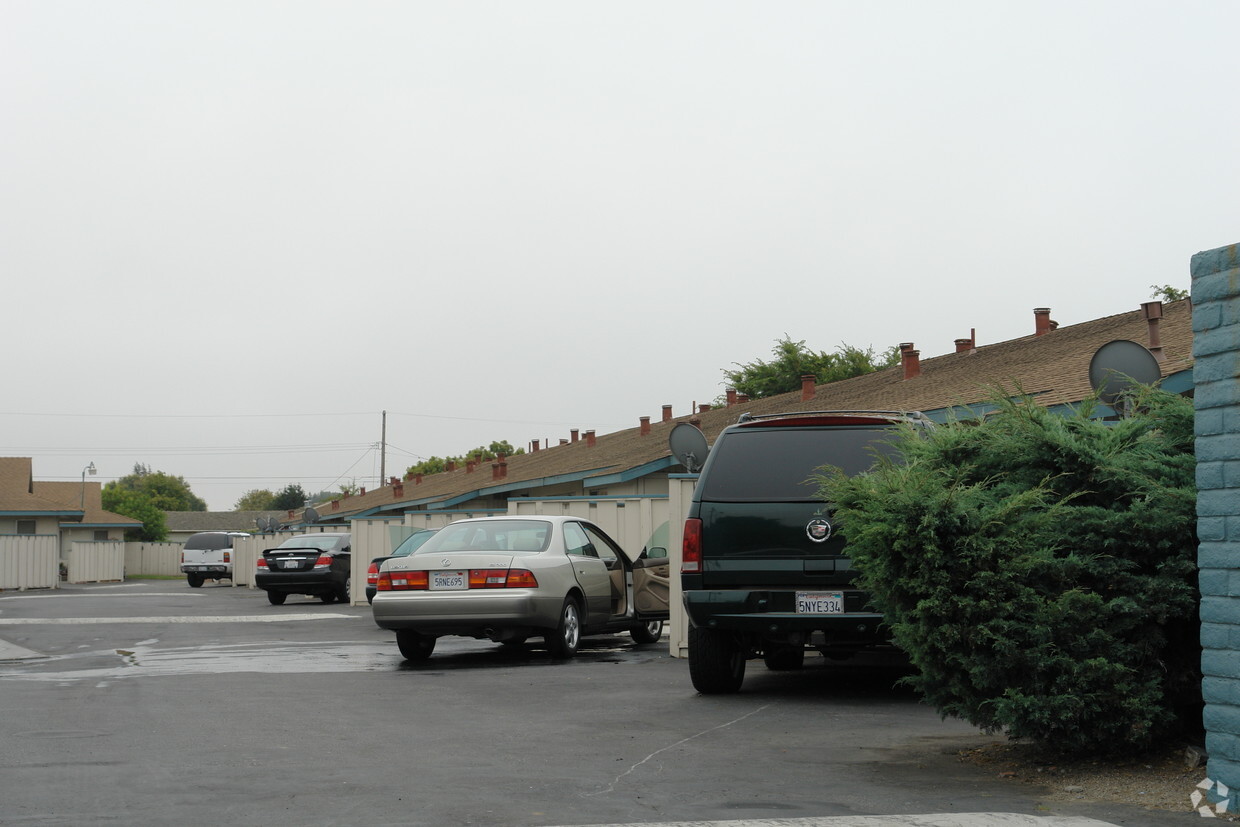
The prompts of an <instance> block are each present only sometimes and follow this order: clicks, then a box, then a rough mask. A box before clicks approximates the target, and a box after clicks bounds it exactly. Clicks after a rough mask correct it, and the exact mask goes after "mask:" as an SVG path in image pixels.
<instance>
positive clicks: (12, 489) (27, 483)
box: [0, 457, 82, 516]
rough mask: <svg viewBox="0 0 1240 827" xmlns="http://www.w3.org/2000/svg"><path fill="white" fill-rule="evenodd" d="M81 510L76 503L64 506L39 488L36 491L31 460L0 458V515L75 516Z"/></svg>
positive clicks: (28, 458) (26, 458)
mask: <svg viewBox="0 0 1240 827" xmlns="http://www.w3.org/2000/svg"><path fill="white" fill-rule="evenodd" d="M79 497H80V489H79ZM81 511H82V509H81V507H80V505H79V504H78V503H76V502H75V503H73V504H72V505H67V504H66V503H65V502H63V501H61V500H59V499H54V498H50V497H48V496H45V495H44V493H43V491H42V489H41V488H40V489H39V490H38V491H37V492H36V488H35V482H34V472H33V462H32V460H31V459H30V457H0V512H8V513H11V514H30V515H34V514H59V515H69V514H72V515H74V516H76V515H77V514H78V513H80V512H81Z"/></svg>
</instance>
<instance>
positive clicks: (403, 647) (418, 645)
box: [396, 629, 435, 661]
mask: <svg viewBox="0 0 1240 827" xmlns="http://www.w3.org/2000/svg"><path fill="white" fill-rule="evenodd" d="M396 648H397V649H400V653H401V654H402V655H404V657H405V660H412V661H422V660H426V659H427V658H429V657H430V656H431V652H433V651H435V638H433V637H431V636H430V635H423V634H420V633H418V632H415V631H414V630H412V629H397V630H396Z"/></svg>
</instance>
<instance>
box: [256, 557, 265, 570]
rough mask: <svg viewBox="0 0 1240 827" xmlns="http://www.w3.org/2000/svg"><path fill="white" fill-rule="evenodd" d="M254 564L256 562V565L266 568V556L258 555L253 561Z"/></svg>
mask: <svg viewBox="0 0 1240 827" xmlns="http://www.w3.org/2000/svg"><path fill="white" fill-rule="evenodd" d="M255 564H256V565H257V566H258V567H259V568H260V569H265V568H267V558H266V557H259V558H258V559H257V560H256V561H255Z"/></svg>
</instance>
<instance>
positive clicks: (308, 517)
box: [301, 505, 319, 523]
mask: <svg viewBox="0 0 1240 827" xmlns="http://www.w3.org/2000/svg"><path fill="white" fill-rule="evenodd" d="M301 519H302V520H303V521H304V522H307V523H317V522H318V521H319V512H318V510H317V509H316V508H315V507H314V506H312V505H308V506H306V510H305V511H303V512H302V513H301Z"/></svg>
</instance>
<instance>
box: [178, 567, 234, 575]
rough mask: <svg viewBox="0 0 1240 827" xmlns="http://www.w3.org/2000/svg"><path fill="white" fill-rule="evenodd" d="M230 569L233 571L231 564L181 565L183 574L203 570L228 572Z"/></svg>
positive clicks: (219, 572) (218, 572) (216, 572)
mask: <svg viewBox="0 0 1240 827" xmlns="http://www.w3.org/2000/svg"><path fill="white" fill-rule="evenodd" d="M230 571H232V568H231V567H229V566H195V565H189V566H181V573H182V574H192V573H194V572H201V573H202V574H227V573H229V572H230Z"/></svg>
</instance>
